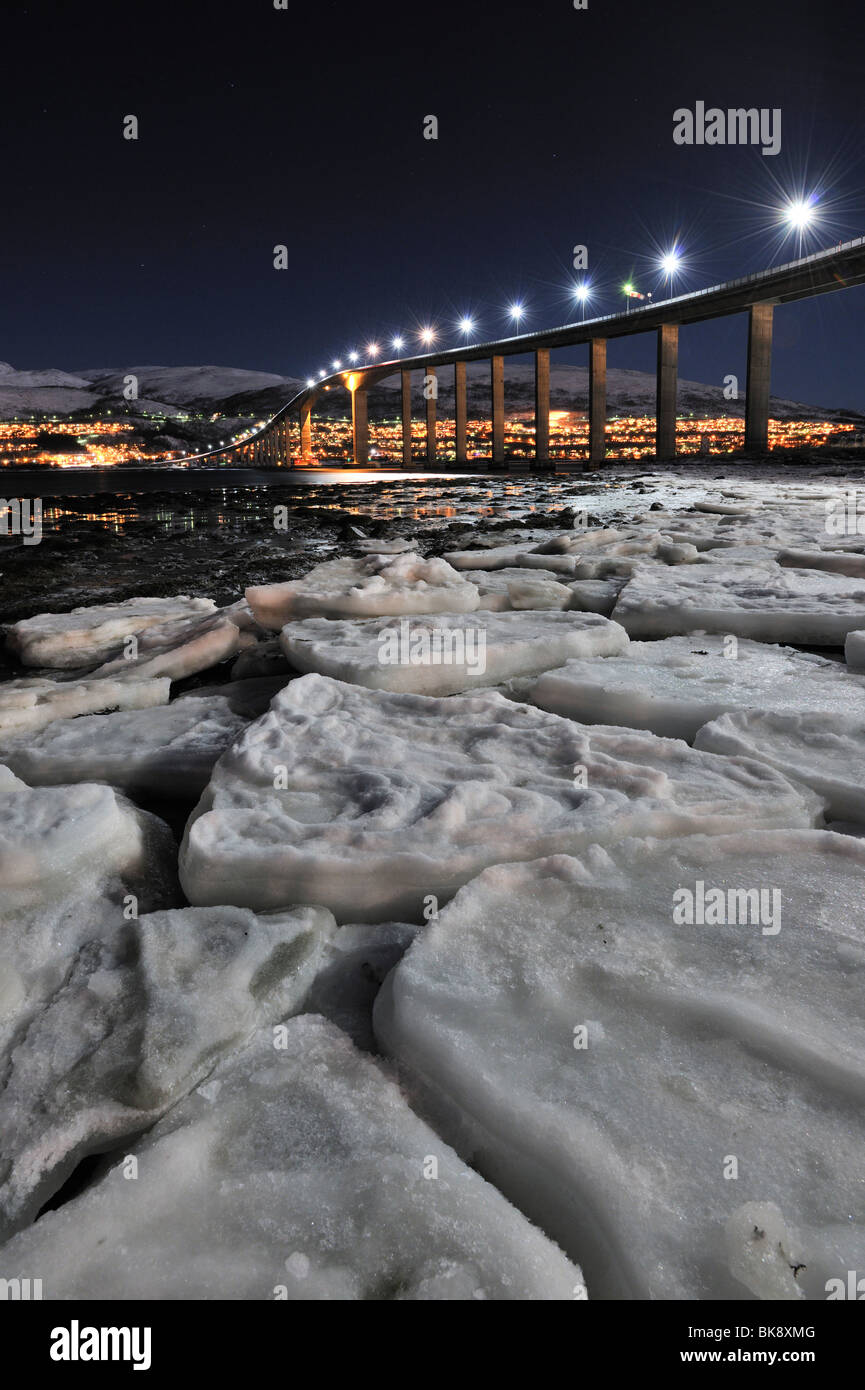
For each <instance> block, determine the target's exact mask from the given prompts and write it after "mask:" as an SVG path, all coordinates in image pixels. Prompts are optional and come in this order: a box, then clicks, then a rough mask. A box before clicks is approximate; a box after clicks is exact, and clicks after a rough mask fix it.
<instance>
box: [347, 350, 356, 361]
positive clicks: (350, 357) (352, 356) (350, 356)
mask: <svg viewBox="0 0 865 1390" xmlns="http://www.w3.org/2000/svg"><path fill="white" fill-rule="evenodd" d="M348 360H349V362H356V361H357V353H356V352H350V353H349V354H348Z"/></svg>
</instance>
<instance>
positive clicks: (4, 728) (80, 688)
mask: <svg viewBox="0 0 865 1390" xmlns="http://www.w3.org/2000/svg"><path fill="white" fill-rule="evenodd" d="M170 691H171V682H170V680H168V679H167V678H164V677H156V676H154V677H150V678H145V677H141V678H140V679H139V680H134V681H128V680H72V681H51V680H40V679H38V678H36V677H27V678H25V679H24V680H15V681H4V682H3V684H0V739H5V738H10V737H14V736H15V735H16V734H21V733H25V732H26V733H33V732H35V731H36V730H38V729H44V728H45V726H46V725H47V724H50V723H52V721H53V720H55V719H74V718H75V717H76V716H78V715H82V714H102V713H105V712H106V711H108V710H144V709H150V708H151V707H152V706H154V705H164V704H166V703H167V702H168V696H169V694H170Z"/></svg>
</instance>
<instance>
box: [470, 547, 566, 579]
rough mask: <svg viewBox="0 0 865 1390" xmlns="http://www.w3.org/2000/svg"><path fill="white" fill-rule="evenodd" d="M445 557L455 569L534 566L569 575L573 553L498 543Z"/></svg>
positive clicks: (522, 567) (526, 567) (531, 567)
mask: <svg viewBox="0 0 865 1390" xmlns="http://www.w3.org/2000/svg"><path fill="white" fill-rule="evenodd" d="M444 558H445V560H447V562H448V564H449V565H452V566H453V568H454V569H457V570H500V569H537V570H548V571H552V573H553V574H556V575H566V576H567V577H572V576H573V574H574V571H575V570H576V567H577V560H576V556H574V555H571V554H561V553H556V552H552V551H542V552H539V551H535V550H530V549H529V548H528V547H527V546H519V545H500V546H495V547H491V548H490V549H487V550H451V551H446V552H445V557H444Z"/></svg>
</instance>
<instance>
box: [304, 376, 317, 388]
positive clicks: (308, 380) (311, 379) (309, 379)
mask: <svg viewBox="0 0 865 1390" xmlns="http://www.w3.org/2000/svg"><path fill="white" fill-rule="evenodd" d="M306 384H307V386H314V385H315V378H314V377H311V376H308V377H307V378H306Z"/></svg>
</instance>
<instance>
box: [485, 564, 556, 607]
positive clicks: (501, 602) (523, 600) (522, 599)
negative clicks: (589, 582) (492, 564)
mask: <svg viewBox="0 0 865 1390" xmlns="http://www.w3.org/2000/svg"><path fill="white" fill-rule="evenodd" d="M462 575H463V578H464V579H467V580H468V582H469V583H470V584H476V585H477V586H478V593H479V594H480V603H479V604H478V608H479V609H484V610H490V611H492V612H495V613H507V612H512V611H513V610H515V609H526V608H560V609H563V608H567V607H568V606H569V605H570V601H571V593H570V589H569V587H568V585H567V584H562V583H560V582H559V580H558V579H557V577H556V575H555V574H554V573H553V571H552V570H531V569H519V568H518V567H516V566H514V567H511V568H508V569H501V570H463V571H462Z"/></svg>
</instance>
